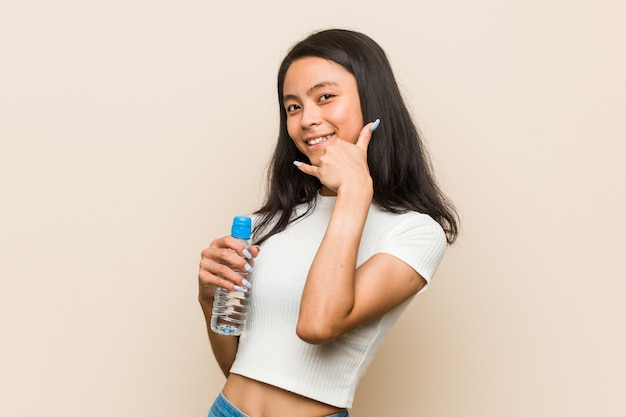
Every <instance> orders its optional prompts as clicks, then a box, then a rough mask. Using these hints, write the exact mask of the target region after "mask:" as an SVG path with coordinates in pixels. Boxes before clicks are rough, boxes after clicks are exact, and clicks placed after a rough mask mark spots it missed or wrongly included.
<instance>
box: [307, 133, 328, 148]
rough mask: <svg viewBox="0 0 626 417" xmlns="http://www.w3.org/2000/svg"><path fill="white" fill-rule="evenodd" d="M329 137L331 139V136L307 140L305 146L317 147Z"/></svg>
mask: <svg viewBox="0 0 626 417" xmlns="http://www.w3.org/2000/svg"><path fill="white" fill-rule="evenodd" d="M331 137H332V135H326V136H320V137H317V138H315V139H311V140H307V141H306V144H307V145H309V146H315V145H319V144H320V143H322V142H326V141H327V140H329V139H330V138H331Z"/></svg>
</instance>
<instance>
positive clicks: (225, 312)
mask: <svg viewBox="0 0 626 417" xmlns="http://www.w3.org/2000/svg"><path fill="white" fill-rule="evenodd" d="M230 234H231V236H232V237H234V238H235V239H238V240H239V241H241V242H242V243H243V244H244V245H246V246H249V245H250V235H251V234H252V219H251V218H250V217H246V216H236V217H235V218H234V219H233V225H232V227H231V233H230ZM238 273H239V274H241V275H242V276H243V277H244V278H246V279H247V276H248V273H244V272H240V271H238ZM248 297H249V290H248V289H245V288H244V291H229V290H227V289H225V288H222V287H217V288H216V289H215V298H214V299H213V312H212V315H211V330H213V331H214V332H215V333H219V334H223V335H226V336H239V335H240V334H241V332H242V331H243V328H244V327H245V325H246V314H247V312H248Z"/></svg>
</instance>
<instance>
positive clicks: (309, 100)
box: [283, 57, 363, 165]
mask: <svg viewBox="0 0 626 417" xmlns="http://www.w3.org/2000/svg"><path fill="white" fill-rule="evenodd" d="M283 94H284V95H283V104H284V106H285V110H286V112H287V131H288V132H289V136H290V137H291V139H292V140H293V142H294V143H295V145H296V146H297V147H298V149H299V150H300V151H301V152H302V153H303V154H305V155H306V156H307V157H308V158H309V161H310V162H311V164H312V165H318V164H319V158H320V157H321V156H322V155H323V154H324V147H325V146H326V145H327V144H328V143H329V142H330V141H332V140H336V139H341V140H345V141H348V142H351V143H356V140H357V138H358V136H359V133H360V131H361V129H362V128H363V115H362V112H361V102H360V101H359V92H358V89H357V85H356V78H354V76H353V75H352V74H351V73H349V72H348V71H347V70H346V69H345V68H344V67H342V66H341V65H339V64H337V63H335V62H333V61H329V60H326V59H323V58H318V57H304V58H299V59H297V60H296V61H294V62H293V63H292V64H291V66H289V69H288V70H287V73H286V74H285V82H284V85H283Z"/></svg>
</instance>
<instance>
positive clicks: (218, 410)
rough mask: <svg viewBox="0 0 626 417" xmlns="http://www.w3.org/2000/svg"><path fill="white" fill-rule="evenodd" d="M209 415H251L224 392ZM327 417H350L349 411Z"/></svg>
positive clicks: (217, 416) (231, 416)
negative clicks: (229, 399)
mask: <svg viewBox="0 0 626 417" xmlns="http://www.w3.org/2000/svg"><path fill="white" fill-rule="evenodd" d="M209 417H249V416H248V415H247V414H245V413H244V412H242V411H241V410H240V409H238V408H237V407H235V406H234V405H233V404H232V403H231V402H230V401H228V399H227V398H226V397H225V396H224V393H223V392H220V394H219V395H218V396H217V398H216V399H215V402H214V403H213V406H211V409H210V410H209ZM326 417H349V414H348V412H347V411H342V412H341V413H335V414H329V415H328V416H326Z"/></svg>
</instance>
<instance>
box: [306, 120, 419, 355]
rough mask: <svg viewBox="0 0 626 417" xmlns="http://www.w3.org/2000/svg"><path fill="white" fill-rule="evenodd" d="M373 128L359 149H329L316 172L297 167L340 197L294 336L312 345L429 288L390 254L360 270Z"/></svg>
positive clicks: (336, 145) (345, 145)
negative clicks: (359, 253) (368, 149)
mask: <svg viewBox="0 0 626 417" xmlns="http://www.w3.org/2000/svg"><path fill="white" fill-rule="evenodd" d="M371 126H372V125H371V124H368V125H366V126H365V127H364V128H363V130H362V131H361V134H360V135H359V138H358V139H357V141H356V143H355V144H351V143H349V142H346V141H343V140H337V141H334V142H333V143H329V144H328V145H327V146H326V148H325V149H324V155H323V156H322V157H321V158H320V163H319V165H318V166H311V165H308V164H299V166H300V169H301V170H302V171H303V172H305V173H307V174H309V175H314V176H316V177H317V178H319V179H320V181H321V182H322V184H323V185H324V186H326V187H327V188H328V189H330V190H332V191H335V192H336V193H337V199H336V201H335V206H334V208H333V212H332V215H331V218H330V221H329V223H328V227H327V229H326V233H325V235H324V238H323V239H322V243H321V244H320V247H319V249H318V251H317V254H316V256H315V258H314V260H313V263H312V265H311V268H310V270H309V274H308V276H307V281H306V284H305V286H304V291H303V294H302V301H301V304H300V315H299V319H298V324H297V328H296V332H297V334H298V336H299V337H300V338H301V339H302V340H304V341H306V342H308V343H315V344H319V343H324V342H327V341H329V340H332V339H334V338H336V337H338V336H340V335H342V334H343V333H345V332H347V331H349V330H351V329H353V328H355V327H357V326H359V325H361V324H363V323H366V322H368V321H371V320H373V319H375V318H377V317H380V316H382V315H383V314H385V313H387V312H388V311H390V310H392V309H393V308H394V307H396V306H398V305H399V304H401V303H402V302H403V301H405V300H407V299H408V298H409V297H411V296H412V295H414V294H416V293H417V292H418V291H419V290H420V289H421V288H422V287H423V286H424V285H425V284H426V281H425V280H424V279H423V278H422V277H421V276H420V275H419V274H418V273H417V272H416V271H415V270H414V269H413V268H411V267H410V266H409V265H408V264H406V263H404V262H403V261H401V260H400V259H398V258H396V257H394V256H392V255H389V254H383V253H381V254H376V255H374V256H372V257H371V258H370V259H368V260H367V261H366V262H365V263H363V264H362V265H361V266H360V267H359V268H358V269H357V268H356V260H357V253H358V249H359V244H360V241H361V235H362V233H363V228H364V226H365V221H366V219H367V214H368V210H369V207H370V204H371V201H372V197H373V194H374V192H373V186H372V179H371V176H370V174H369V168H368V166H367V147H368V145H369V141H370V139H371V137H372V131H371Z"/></svg>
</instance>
